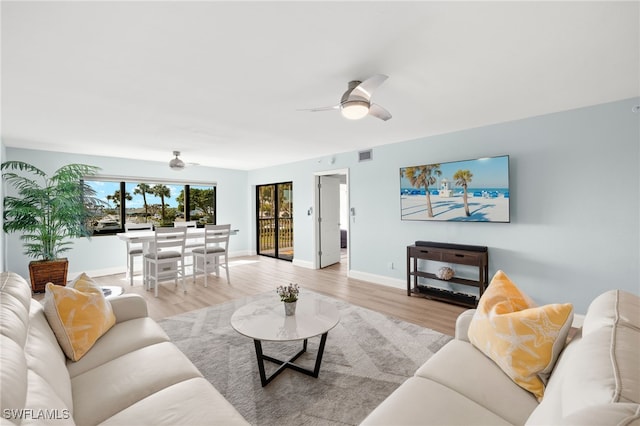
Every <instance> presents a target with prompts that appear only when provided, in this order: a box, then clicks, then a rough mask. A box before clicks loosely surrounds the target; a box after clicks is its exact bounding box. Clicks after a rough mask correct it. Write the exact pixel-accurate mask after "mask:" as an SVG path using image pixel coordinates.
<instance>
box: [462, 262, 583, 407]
mask: <svg viewBox="0 0 640 426" xmlns="http://www.w3.org/2000/svg"><path fill="white" fill-rule="evenodd" d="M572 322H573V306H572V305H571V304H570V303H564V304H552V305H545V306H536V304H535V303H534V302H533V301H532V300H531V299H530V298H529V297H528V296H527V295H526V294H524V293H523V292H521V291H520V290H519V289H518V288H517V287H516V286H515V284H514V283H513V282H511V280H510V279H509V277H507V275H506V274H505V273H504V272H502V271H498V272H497V273H496V274H495V276H494V277H493V279H492V280H491V284H490V285H489V287H488V288H487V290H486V291H485V292H484V294H483V295H482V297H481V298H480V300H479V301H478V308H477V309H476V312H475V314H474V316H473V319H472V320H471V324H470V325H469V340H470V341H471V343H472V344H473V345H474V346H476V347H477V348H478V349H479V350H480V351H482V352H483V353H484V354H485V355H487V356H488V357H489V358H491V359H492V360H493V361H494V362H495V363H496V364H498V366H499V367H500V368H501V369H502V370H503V371H504V372H505V373H506V374H507V375H508V376H509V377H510V378H511V379H512V380H513V381H514V382H516V383H517V384H518V385H519V386H521V387H522V388H524V389H526V390H527V391H529V392H531V393H533V394H534V395H535V397H536V398H537V399H538V401H541V400H542V397H543V395H544V388H545V385H546V382H547V379H548V377H549V375H550V374H551V371H552V370H553V366H554V365H555V362H556V360H557V359H558V355H559V354H560V352H561V351H562V349H563V348H564V345H565V342H566V339H567V334H568V333H569V330H570V328H571V323H572Z"/></svg>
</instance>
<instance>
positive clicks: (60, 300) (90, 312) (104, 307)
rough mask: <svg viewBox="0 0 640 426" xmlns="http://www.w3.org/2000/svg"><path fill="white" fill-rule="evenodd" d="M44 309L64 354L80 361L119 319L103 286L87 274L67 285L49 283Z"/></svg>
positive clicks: (46, 289)
mask: <svg viewBox="0 0 640 426" xmlns="http://www.w3.org/2000/svg"><path fill="white" fill-rule="evenodd" d="M44 312H45V315H46V316H47V320H48V321H49V325H50V326H51V328H52V329H53V332H54V333H55V335H56V338H57V339H58V343H59V344H60V347H62V350H63V351H64V353H65V354H66V355H67V357H69V359H71V360H73V361H78V360H79V359H80V358H82V357H83V356H84V354H86V353H87V351H89V349H91V347H92V346H93V345H94V343H95V342H96V341H97V340H98V339H99V338H100V337H101V336H102V335H103V334H104V333H106V332H107V330H109V329H110V328H111V327H112V326H113V325H114V324H115V322H116V318H115V315H114V314H113V310H112V309H111V304H110V303H109V301H107V300H106V299H105V297H104V294H103V293H102V289H101V288H100V286H99V285H97V284H96V283H95V282H94V281H93V280H92V279H91V278H89V277H88V276H87V275H86V274H82V275H80V276H79V277H78V278H76V279H75V280H74V281H73V282H72V283H71V284H69V285H68V286H67V287H62V286H58V285H54V284H52V283H48V284H47V285H46V288H45V295H44Z"/></svg>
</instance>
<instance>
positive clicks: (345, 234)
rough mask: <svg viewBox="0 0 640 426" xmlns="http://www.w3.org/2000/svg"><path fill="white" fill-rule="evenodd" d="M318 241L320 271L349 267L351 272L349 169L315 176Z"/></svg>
mask: <svg viewBox="0 0 640 426" xmlns="http://www.w3.org/2000/svg"><path fill="white" fill-rule="evenodd" d="M314 179H315V185H314V187H315V191H316V193H315V205H316V209H315V211H316V214H315V219H316V220H315V225H316V226H315V228H316V229H315V237H316V244H315V248H316V259H315V267H316V268H317V269H320V268H325V267H328V266H331V265H336V264H340V263H343V262H344V263H346V267H345V268H342V267H341V268H340V269H343V270H344V271H345V272H348V269H349V244H348V241H349V215H348V211H349V185H348V169H341V170H334V171H329V172H321V173H316V176H314Z"/></svg>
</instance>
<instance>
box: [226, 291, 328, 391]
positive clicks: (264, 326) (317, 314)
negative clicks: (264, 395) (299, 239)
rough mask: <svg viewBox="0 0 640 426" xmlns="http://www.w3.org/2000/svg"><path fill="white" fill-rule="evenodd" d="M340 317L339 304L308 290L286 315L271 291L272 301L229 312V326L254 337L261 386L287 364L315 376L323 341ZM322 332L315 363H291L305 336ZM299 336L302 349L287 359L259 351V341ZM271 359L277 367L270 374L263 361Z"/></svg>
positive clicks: (297, 338) (260, 345)
mask: <svg viewBox="0 0 640 426" xmlns="http://www.w3.org/2000/svg"><path fill="white" fill-rule="evenodd" d="M339 321H340V314H339V313H338V308H336V306H335V305H334V304H333V303H330V302H327V301H324V300H321V299H319V298H316V297H314V296H313V295H310V294H303V295H301V297H300V299H298V303H297V307H296V313H295V315H291V316H286V315H285V313H284V306H283V303H282V302H278V301H277V296H276V295H274V300H272V301H259V302H253V303H249V304H247V305H245V306H242V307H240V308H238V310H236V311H235V312H234V313H233V315H232V316H231V327H233V328H234V330H236V331H237V332H238V333H240V334H242V335H244V336H247V337H250V338H251V339H253V343H254V345H255V349H256V357H257V358H258V370H259V371H260V381H261V382H262V386H266V385H268V384H269V383H270V382H271V381H272V380H273V379H274V378H275V377H276V376H277V375H278V374H280V373H281V372H282V371H284V370H285V369H286V368H290V369H292V370H295V371H297V372H299V373H303V374H306V375H308V376H311V377H315V378H317V377H318V374H319V373H320V363H321V362H322V354H323V352H324V345H325V343H326V341H327V335H328V334H329V330H331V329H332V328H333V327H335V326H336V325H337V324H338V322H339ZM315 336H321V337H320V346H319V347H318V354H317V355H316V363H315V367H314V369H313V370H309V369H306V368H303V367H301V366H299V365H297V364H294V362H295V360H296V359H298V357H300V355H302V354H303V353H305V352H306V351H307V339H309V338H310V337H315ZM297 340H302V341H303V344H302V350H301V351H300V352H298V353H297V354H295V355H294V356H293V357H291V358H289V359H288V360H286V361H282V360H279V359H276V358H273V357H270V356H268V355H265V354H264V353H263V352H262V341H271V342H291V341H297ZM265 360H266V361H270V362H273V363H276V364H278V365H280V367H279V368H278V369H277V370H276V371H275V372H274V373H273V374H272V375H271V376H269V377H267V376H266V374H265V369H264V361H265Z"/></svg>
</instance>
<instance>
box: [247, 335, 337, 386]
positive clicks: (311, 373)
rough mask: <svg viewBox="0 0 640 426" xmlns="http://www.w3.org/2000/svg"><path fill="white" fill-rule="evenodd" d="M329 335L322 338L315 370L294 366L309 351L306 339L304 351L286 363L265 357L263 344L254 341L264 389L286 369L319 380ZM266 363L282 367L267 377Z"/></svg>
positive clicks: (303, 346) (303, 345)
mask: <svg viewBox="0 0 640 426" xmlns="http://www.w3.org/2000/svg"><path fill="white" fill-rule="evenodd" d="M327 334H329V332H327V333H324V334H323V335H322V337H321V338H320V346H319V347H318V354H317V356H316V365H315V367H314V369H313V370H309V369H306V368H303V367H300V366H299V365H297V364H294V361H295V360H296V359H298V358H299V357H300V355H302V354H303V353H305V352H306V351H307V339H304V343H303V344H302V350H301V351H300V352H298V353H297V354H295V355H294V356H293V357H291V358H289V359H288V360H286V361H281V360H279V359H276V358H273V357H270V356H268V355H265V354H264V353H263V352H262V342H261V341H260V340H256V339H254V340H253V343H254V345H255V347H256V356H257V358H258V370H259V371H260V381H261V382H262V387H265V386H267V385H268V384H269V383H271V381H272V380H273V379H275V378H276V376H278V374H280V373H282V372H283V371H284V370H285V369H286V368H290V369H292V370H295V371H297V372H298V373H302V374H306V375H307V376H311V377H315V378H317V377H318V374H319V373H320V363H321V362H322V354H323V353H324V344H325V342H326V341H327ZM264 361H270V362H273V363H275V364H279V365H280V367H278V369H277V370H276V371H274V372H273V374H272V375H271V376H269V377H267V375H266V373H265V371H264Z"/></svg>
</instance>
